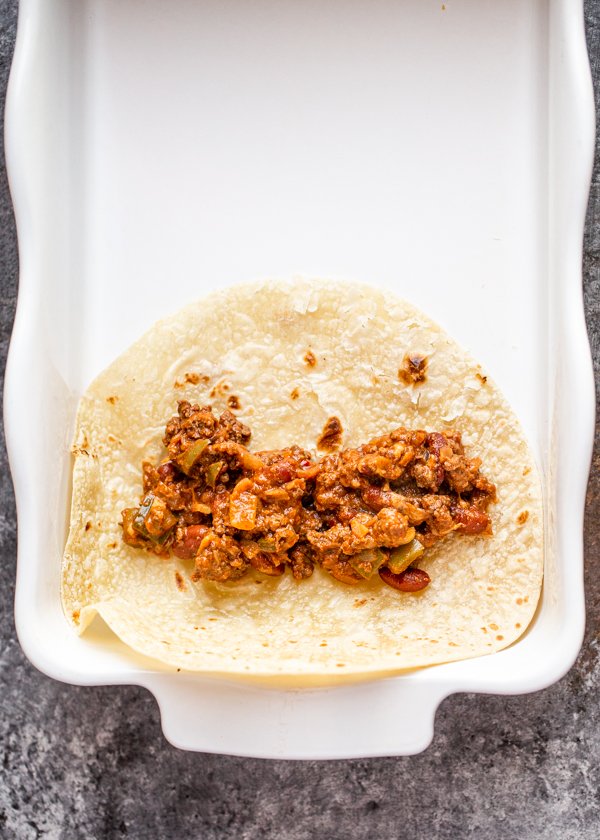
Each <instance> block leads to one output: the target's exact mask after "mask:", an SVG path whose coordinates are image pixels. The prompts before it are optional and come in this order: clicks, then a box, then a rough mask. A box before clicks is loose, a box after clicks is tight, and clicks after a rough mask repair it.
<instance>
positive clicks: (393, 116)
mask: <svg viewBox="0 0 600 840" xmlns="http://www.w3.org/2000/svg"><path fill="white" fill-rule="evenodd" d="M593 113H594V112H593V102H592V93H591V82H590V78H589V67H588V64H587V56H586V53H585V42H584V37H583V21H582V8H581V4H580V3H579V2H570V1H569V0H554V1H553V2H541V0H524V1H523V0H506V2H504V3H502V4H499V3H497V2H495V1H493V0H480V2H478V3H477V4H474V3H473V2H470V0H454V2H452V3H448V4H447V8H446V10H445V11H443V10H442V7H441V4H434V3H423V2H421V0H406V2H404V3H393V2H391V0H379V2H369V3H367V2H358V0H357V2H352V3H346V2H342V0H332V2H330V3H327V4H323V3H320V2H316V0H314V2H303V3H300V2H298V0H285V2H277V3H276V2H274V0H273V2H264V1H263V2H258V0H257V2H252V3H242V2H235V1H234V0H232V2H230V3H226V4H222V3H217V2H216V0H207V2H206V3H201V4H200V3H196V2H193V0H177V2H173V3H170V4H168V6H167V5H166V4H164V3H162V2H159V0H146V2H144V3H143V4H142V3H140V2H136V0H102V2H101V0H78V1H77V2H76V0H46V2H44V0H22V2H21V9H20V23H19V34H18V41H17V50H16V55H15V60H14V65H13V71H12V75H11V83H10V90H9V101H8V105H7V127H6V132H7V138H6V139H7V159H8V165H9V174H10V181H11V189H12V193H13V199H14V203H15V212H16V216H17V224H18V231H19V244H20V260H21V279H20V291H19V305H18V312H17V318H16V322H15V329H14V333H13V339H12V343H11V350H10V357H9V363H8V367H7V376H6V392H5V398H6V399H5V414H6V429H7V441H8V447H9V454H10V459H11V467H12V471H13V478H14V483H15V490H16V495H17V505H18V517H19V563H18V573H17V595H16V621H17V630H18V633H19V638H20V641H21V644H22V646H23V648H24V650H25V652H26V654H27V655H28V656H29V658H30V659H31V661H32V662H33V663H34V664H35V665H36V666H37V667H38V668H40V669H41V670H43V671H45V672H46V673H48V674H50V675H51V676H53V677H55V678H57V679H62V680H66V681H69V682H74V683H80V684H98V683H137V684H141V685H145V686H146V687H147V688H149V689H150V690H151V691H152V692H153V693H154V694H155V696H156V697H157V700H158V702H159V704H160V708H161V713H162V721H163V728H164V731H165V735H166V736H167V738H169V740H171V741H172V742H173V743H174V744H176V745H178V746H180V747H184V748H188V749H198V750H205V751H214V752H222V753H235V754H239V755H254V756H265V757H269V756H271V757H284V758H286V757H287V758H334V757H350V756H364V755H398V754H409V753H414V752H418V751H419V750H422V749H424V748H425V747H426V746H427V744H428V743H429V741H430V739H431V736H432V733H433V721H434V715H435V710H436V708H437V706H438V705H439V703H440V701H441V700H442V699H443V698H444V697H445V696H447V695H448V694H450V693H452V692H456V691H486V692H499V693H517V692H525V691H532V690H536V689H539V688H542V687H544V686H546V685H548V684H549V683H551V682H553V681H554V680H556V679H558V678H559V677H560V676H561V675H562V674H563V673H565V671H566V670H567V669H568V668H569V667H570V665H571V664H572V662H573V660H574V658H575V656H576V654H577V651H578V649H579V646H580V643H581V638H582V632H583V623H584V606H583V583H582V545H581V522H582V511H583V500H584V492H585V485H586V480H587V471H588V468H589V458H590V453H591V442H592V433H593V410H594V409H593V380H592V374H591V366H590V359H589V347H588V345H587V339H586V333H585V327H584V321H583V312H582V306H581V288H580V284H581V240H582V232H583V222H584V213H585V205H586V199H587V188H588V184H589V177H590V172H591V163H592V152H593V136H594V125H593ZM297 273H300V274H305V275H314V276H336V277H341V278H348V279H356V280H360V281H364V282H370V283H373V284H377V285H380V286H382V287H387V288H392V289H394V291H395V292H396V293H397V294H399V295H401V296H403V297H406V298H408V299H409V300H411V301H412V302H413V303H415V304H416V305H418V306H420V307H421V308H423V309H424V310H425V311H427V312H428V313H429V314H430V315H431V316H432V317H434V318H435V319H436V320H438V321H439V322H440V324H441V325H442V326H443V327H444V328H446V329H447V330H448V331H449V332H450V333H451V334H452V335H453V336H454V337H455V338H456V339H457V340H458V341H460V342H461V343H462V344H464V345H465V346H467V347H468V348H469V349H470V350H471V352H472V353H473V354H474V355H475V356H476V357H477V358H478V359H479V360H480V361H481V363H482V364H483V365H484V366H485V367H486V368H487V369H488V371H489V372H490V373H491V374H492V375H493V377H494V378H495V379H496V380H497V382H498V383H499V385H500V386H501V388H502V389H503V390H504V392H505V393H506V395H507V396H508V398H509V399H510V401H511V403H512V404H513V406H514V408H515V410H516V411H517V413H518V415H519V417H520V418H521V420H522V422H523V424H524V426H525V429H526V431H527V434H528V436H529V439H530V441H531V443H532V447H533V450H534V453H535V455H536V458H537V460H538V464H539V466H540V470H541V473H542V476H543V481H544V495H545V500H546V520H547V521H546V531H547V545H546V549H547V557H546V568H545V575H546V577H545V585H544V592H543V597H542V601H541V603H540V608H539V610H538V613H537V615H536V618H535V620H534V623H533V624H532V626H531V627H530V629H529V631H528V632H527V634H526V635H525V636H524V637H523V639H522V640H521V641H519V642H518V643H517V644H516V645H514V646H512V647H511V648H509V649H507V650H505V651H502V652H501V653H498V654H495V655H493V656H491V657H484V658H480V659H476V660H470V661H465V662H459V663H452V664H448V665H442V666H436V667H433V668H429V669H424V670H421V671H414V672H410V673H407V674H405V675H402V676H400V677H397V678H393V679H388V680H380V681H373V682H369V683H364V684H361V685H354V686H345V687H335V688H326V689H318V690H317V689H315V690H304V691H302V690H296V691H284V690H275V689H268V690H267V689H264V688H260V687H253V686H240V685H238V684H234V683H226V682H221V681H215V680H209V679H206V678H201V677H197V676H194V675H190V674H184V673H174V672H172V671H170V670H169V669H166V668H161V667H160V666H157V665H156V664H155V663H154V662H151V661H147V660H142V659H141V658H139V657H136V656H135V655H134V654H132V653H131V652H130V651H129V650H128V649H127V648H125V646H123V645H122V644H121V643H120V642H119V641H118V640H116V639H115V638H114V637H112V636H110V634H108V633H107V632H106V631H105V630H103V628H101V627H99V628H96V629H95V630H93V632H92V633H91V634H90V635H88V636H84V637H83V638H78V637H76V636H74V635H73V633H72V631H71V630H70V628H69V627H68V625H67V623H66V621H65V619H64V617H63V615H62V612H61V606H60V598H59V570H60V559H61V555H62V549H63V545H64V540H65V529H66V523H67V511H68V504H69V480H70V479H69V475H70V466H71V465H70V457H69V443H70V435H71V430H72V426H73V417H74V411H75V406H76V404H77V399H78V397H79V396H80V394H81V392H82V391H83V390H84V388H85V386H86V385H87V384H88V383H89V381H90V380H91V379H92V378H93V376H94V375H95V374H96V373H98V372H99V371H100V370H101V369H102V368H103V367H104V366H105V365H106V364H107V363H108V362H110V360H111V359H112V358H114V356H115V355H116V354H118V353H119V352H120V351H121V350H123V349H124V348H125V347H126V346H127V345H128V344H129V343H130V342H131V341H132V340H134V339H135V338H136V337H137V336H138V335H139V334H140V333H141V332H142V331H143V330H144V329H145V328H146V327H147V326H149V325H150V323H152V321H153V320H155V319H156V318H157V317H159V316H160V315H162V314H164V313H165V312H166V311H173V310H175V309H176V308H177V307H178V306H180V305H182V304H184V303H186V302H188V301H190V300H193V299H195V298H197V297H200V296H201V295H202V294H203V293H204V292H206V291H208V290H210V289H212V288H215V287H217V286H223V285H226V284H229V283H231V282H236V281H244V280H251V279H256V278H261V277H264V276H275V277H286V276H290V275H293V274H297ZM465 305H466V307H467V310H468V312H469V317H468V318H466V317H465V315H464V311H465ZM40 417H42V418H43V419H44V423H43V425H42V427H41V429H40V424H39V418H40ZM567 440H568V441H569V443H570V447H569V450H568V451H567V448H566V447H565V446H562V444H563V443H564V442H565V441H567ZM572 441H576V449H575V450H573V449H572ZM392 710H393V711H394V715H393V718H394V725H393V728H391V727H390V726H389V724H388V723H387V722H386V720H387V719H389V714H390V712H391V711H392ZM398 710H401V713H400V714H399V713H398Z"/></svg>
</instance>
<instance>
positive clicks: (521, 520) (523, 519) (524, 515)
mask: <svg viewBox="0 0 600 840" xmlns="http://www.w3.org/2000/svg"><path fill="white" fill-rule="evenodd" d="M528 519H529V511H528V510H524V511H522V512H521V513H520V514H519V515H518V516H517V522H518V524H519V525H524V524H525V523H526V522H527V520H528Z"/></svg>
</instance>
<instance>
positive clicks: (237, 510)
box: [122, 400, 496, 591]
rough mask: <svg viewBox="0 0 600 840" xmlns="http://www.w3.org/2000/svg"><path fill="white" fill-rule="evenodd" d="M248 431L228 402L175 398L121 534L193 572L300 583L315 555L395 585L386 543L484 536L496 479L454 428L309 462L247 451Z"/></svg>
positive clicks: (332, 568)
mask: <svg viewBox="0 0 600 840" xmlns="http://www.w3.org/2000/svg"><path fill="white" fill-rule="evenodd" d="M250 434H251V433H250V429H249V428H248V427H247V426H246V425H244V424H243V423H241V422H240V421H239V420H238V419H237V418H236V417H235V416H234V415H233V414H232V413H231V412H230V411H225V412H223V414H221V416H220V417H219V418H216V417H215V415H214V414H213V412H212V409H211V408H210V406H204V407H200V406H198V405H193V404H191V403H189V402H187V401H185V400H182V401H181V402H180V403H179V406H178V411H177V415H176V416H175V417H173V418H171V420H169V422H168V423H167V426H166V430H165V436H164V444H165V447H166V449H167V457H166V458H165V459H164V460H163V461H162V462H161V463H160V464H158V465H157V466H154V465H153V464H151V463H149V462H144V464H143V467H142V486H143V498H142V502H141V504H140V505H139V507H137V508H127V509H126V510H124V511H123V515H122V520H123V521H122V525H123V539H124V541H125V542H126V543H127V544H128V545H130V546H132V547H134V548H138V549H139V548H144V549H146V550H148V551H153V552H154V553H155V554H158V555H159V556H166V555H168V554H169V552H172V553H173V554H174V555H175V556H176V557H179V558H180V559H181V560H184V561H186V560H189V561H193V562H194V564H195V569H194V572H193V578H194V580H201V579H207V580H216V581H231V580H236V579H237V578H240V577H242V576H243V575H244V574H245V573H246V572H247V570H248V569H249V568H250V567H252V568H254V569H257V570H258V571H260V572H263V573H265V574H268V575H276V576H277V575H281V574H283V572H284V571H285V569H286V567H288V566H289V568H290V570H291V573H292V575H293V576H294V578H295V579H296V580H298V581H301V580H304V579H305V578H308V577H310V576H311V575H312V573H313V570H314V567H315V565H319V566H321V567H322V568H323V569H325V570H327V571H329V572H330V573H331V575H332V576H333V577H334V578H336V579H337V580H339V581H342V582H344V583H351V584H354V583H357V582H359V581H360V580H363V579H364V578H365V577H367V576H370V575H371V574H374V573H375V571H376V569H378V568H379V567H380V566H381V569H380V571H382V574H381V575H380V577H381V578H382V580H387V578H389V580H388V582H389V583H390V585H394V580H395V578H394V580H392V578H393V577H394V576H393V575H392V574H391V573H390V572H389V569H387V570H386V563H387V562H389V563H390V566H391V565H393V564H392V558H390V556H389V555H390V552H392V551H393V550H394V549H395V548H398V547H399V546H403V545H407V544H408V543H411V542H412V543H414V548H415V556H419V555H420V554H421V553H422V551H423V547H425V548H428V547H430V546H431V545H433V544H434V543H435V542H437V541H438V540H440V539H442V538H443V537H445V536H447V535H449V534H451V533H453V532H457V533H459V534H463V535H484V536H485V535H489V534H491V522H490V518H489V515H488V512H487V510H488V507H489V505H490V503H491V502H493V501H495V498H496V495H495V493H496V491H495V487H494V485H493V484H492V483H491V482H490V481H489V480H488V479H487V478H486V477H485V476H484V475H482V473H481V472H480V467H481V460H480V459H479V458H470V457H467V456H466V455H465V452H464V448H463V444H462V440H461V436H460V433H458V432H456V431H445V432H444V433H441V432H429V433H428V432H425V431H423V430H418V429H417V430H410V429H403V428H399V429H395V430H394V431H392V432H390V433H388V434H386V435H382V436H380V437H378V438H375V439H374V440H372V441H370V442H369V443H366V444H364V445H363V446H360V447H357V448H356V449H344V450H341V451H339V452H336V453H331V454H328V455H326V456H324V457H322V458H321V459H319V460H318V461H313V460H312V456H311V453H310V452H308V451H306V450H304V449H302V448H300V447H298V446H290V447H287V448H285V449H280V450H269V451H263V452H250V450H249V449H248V448H247V444H248V442H249V440H250ZM373 552H375V554H374V553H373ZM411 556H412V554H411ZM397 562H398V561H396V563H397ZM423 575H424V573H422V575H421V578H419V580H421V579H422V580H425V577H426V576H425V577H424V576H423ZM396 577H397V576H396ZM390 581H391V582H390ZM396 583H397V581H396ZM395 588H399V586H395ZM402 591H405V590H402Z"/></svg>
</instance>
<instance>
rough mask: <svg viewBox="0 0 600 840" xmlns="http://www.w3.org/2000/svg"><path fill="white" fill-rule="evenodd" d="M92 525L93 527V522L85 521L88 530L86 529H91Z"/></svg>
mask: <svg viewBox="0 0 600 840" xmlns="http://www.w3.org/2000/svg"><path fill="white" fill-rule="evenodd" d="M91 527H92V523H91V522H86V523H85V530H86V531H89V530H90V528H91Z"/></svg>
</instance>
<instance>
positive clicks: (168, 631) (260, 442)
mask: <svg viewBox="0 0 600 840" xmlns="http://www.w3.org/2000/svg"><path fill="white" fill-rule="evenodd" d="M308 350H311V351H312V353H313V354H314V356H315V358H316V365H314V366H313V367H311V366H310V365H309V364H308V363H307V362H306V361H305V355H306V353H307V351H308ZM406 353H418V354H422V355H426V356H427V358H428V361H429V365H428V368H427V379H426V381H425V382H424V383H423V384H422V385H420V386H412V385H409V386H407V385H405V384H404V383H403V382H402V381H401V380H400V379H399V377H398V369H399V367H400V365H401V364H402V360H403V358H404V356H405V354H406ZM232 395H234V396H236V397H237V398H238V400H239V403H240V406H241V408H240V410H239V411H237V412H236V414H237V415H238V416H239V417H240V418H241V419H242V420H243V421H244V422H246V423H247V424H248V425H249V426H250V427H251V429H252V433H253V434H252V441H251V448H253V449H257V450H259V449H267V448H268V449H271V448H280V447H284V446H286V445H289V444H291V443H296V444H298V445H300V446H303V447H305V448H307V449H311V450H313V451H314V450H315V445H316V440H317V438H318V436H319V434H320V432H321V430H322V429H323V425H324V423H325V421H326V420H327V418H329V417H331V416H333V415H335V416H336V417H338V418H339V419H340V420H341V423H342V427H343V429H344V434H343V446H354V445H358V444H361V443H364V442H366V441H368V440H369V439H371V438H372V437H375V436H377V435H381V434H383V433H385V432H389V431H391V430H392V429H394V428H396V427H398V426H406V427H408V428H412V429H416V428H423V429H426V430H439V431H444V429H450V428H452V429H458V430H459V431H461V432H462V435H463V442H464V444H465V447H466V450H467V454H469V453H471V452H472V453H473V454H476V455H478V456H479V457H481V458H482V459H483V467H482V471H483V472H484V474H485V475H487V476H488V477H489V478H490V479H491V480H492V481H493V482H495V484H496V485H497V490H498V503H497V504H495V505H492V506H491V507H490V513H491V517H492V523H493V529H494V536H493V537H491V538H485V537H467V536H457V535H454V536H450V537H447V538H445V539H444V540H442V541H440V542H439V543H437V544H436V545H435V546H434V547H433V548H431V549H428V550H427V552H426V554H425V557H424V559H423V560H421V561H419V566H420V567H421V568H423V569H425V570H426V571H427V572H428V573H429V575H430V577H431V584H430V585H429V586H428V587H427V588H426V589H425V590H424V591H423V592H422V593H419V594H406V593H400V592H397V591H396V590H393V589H391V588H390V587H388V586H385V585H384V584H382V583H381V581H380V580H379V578H378V576H375V577H376V579H375V580H374V581H370V582H365V583H364V584H360V585H358V586H347V585H345V584H343V583H339V582H337V581H336V580H334V579H333V578H332V577H331V576H330V575H328V574H327V573H325V572H322V571H321V570H320V569H316V570H315V573H314V575H313V576H312V577H311V578H310V579H309V580H306V581H303V582H297V581H295V580H294V578H293V577H292V575H291V574H290V573H289V572H288V573H286V574H285V575H284V576H282V577H281V578H276V579H274V578H268V577H265V576H264V575H261V574H260V573H258V572H253V571H252V570H251V573H249V574H247V575H246V577H244V578H243V579H242V580H240V581H237V582H235V583H227V584H220V583H213V582H208V581H203V582H200V583H192V581H191V572H192V570H193V561H189V562H186V561H181V560H178V559H177V558H174V557H172V558H170V559H168V560H164V559H160V558H158V557H155V556H154V555H151V554H147V553H146V552H144V551H140V550H136V549H134V548H131V547H129V546H127V545H125V544H124V543H123V541H122V539H121V528H120V526H119V522H120V511H121V510H122V509H123V508H125V507H128V506H131V505H135V504H137V503H138V502H139V498H140V494H141V462H142V460H143V459H148V460H151V461H154V462H156V461H157V460H159V459H160V458H162V457H163V456H164V449H163V447H162V444H161V438H162V435H163V433H164V426H165V424H166V422H167V420H168V419H169V418H170V417H171V416H172V415H173V414H174V413H175V412H176V409H177V401H178V400H181V399H188V400H190V401H192V402H197V403H199V404H200V405H204V404H212V405H213V408H214V410H215V412H220V411H222V410H223V409H225V408H226V407H227V400H228V398H229V397H231V396H232ZM73 452H74V458H75V463H74V469H73V498H72V512H71V523H70V532H69V537H68V541H67V545H66V550H65V555H64V562H63V569H62V598H63V605H64V610H65V613H66V615H67V617H68V619H69V621H70V622H71V623H72V624H73V626H74V627H76V628H77V630H78V632H80V633H82V632H83V631H84V630H85V629H86V627H88V625H89V624H90V622H91V620H92V619H93V617H94V616H95V615H96V613H100V615H101V616H102V618H103V619H104V620H105V622H106V623H107V624H108V625H109V626H110V628H112V630H113V631H114V632H115V633H116V634H117V635H118V636H119V637H120V638H121V639H122V640H123V641H124V642H125V643H126V644H127V645H129V646H130V647H131V648H133V649H134V650H136V651H138V652H139V653H141V654H144V655H146V656H149V657H153V658H155V659H157V660H160V661H161V662H162V663H166V664H167V665H170V666H174V667H178V668H183V669H188V670H193V671H197V672H204V673H209V674H219V675H229V676H237V677H251V678H262V679H264V678H267V679H269V678H272V679H273V680H281V679H284V680H285V679H288V678H289V679H290V680H296V681H297V682H299V684H303V683H305V684H310V683H311V681H314V680H317V681H318V680H322V681H325V682H327V681H328V680H335V679H340V678H346V679H356V678H361V677H367V676H373V675H376V674H389V673H395V672H397V671H400V670H402V669H406V668H413V667H419V666H425V665H432V664H434V663H440V662H448V661H450V660H456V659H465V658H468V657H473V656H480V655H482V654H489V653H493V652H494V651H498V650H500V649H501V648H504V647H506V646H507V645H509V644H511V643H512V642H514V641H515V639H517V638H518V637H519V636H520V635H521V634H522V633H523V632H524V630H525V628H526V627H527V625H528V624H529V622H530V620H531V618H532V616H533V613H534V611H535V608H536V604H537V601H538V596H539V592H540V586H541V579H542V560H543V556H542V505H541V492H540V485H539V479H538V475H537V471H536V468H535V464H534V462H533V459H532V455H531V453H530V451H529V449H528V446H527V443H526V440H525V437H524V434H523V432H522V430H521V427H520V425H519V422H518V420H517V418H516V417H515V415H514V414H513V412H512V411H511V409H510V407H509V406H508V404H507V403H506V401H505V399H504V398H503V396H502V395H501V393H500V392H499V390H498V389H497V387H496V386H495V385H494V384H493V383H492V382H491V381H490V379H489V378H486V376H485V375H484V373H483V371H482V370H481V368H480V367H479V365H478V364H477V363H476V362H475V361H474V360H473V359H472V358H470V357H469V355H468V354H467V353H466V352H465V351H464V350H463V349H462V348H460V347H459V346H458V345H457V344H456V343H455V342H454V341H453V340H452V339H451V338H449V337H448V336H447V335H446V334H445V333H444V332H443V331H442V330H441V329H440V328H439V327H438V326H437V325H436V324H434V323H433V322H432V321H431V320H430V319H429V318H427V317H426V316H425V315H423V314H422V313H421V312H419V311H418V310H416V309H415V308H413V307H412V306H410V305H409V304H407V303H405V302H402V301H400V300H397V299H395V298H392V297H391V296H390V295H389V294H388V293H385V294H384V293H382V292H379V291H376V290H374V289H372V288H369V287H364V286H355V285H349V284H341V283H332V282H316V281H315V282H307V281H305V280H303V281H297V282H293V283H264V284H260V285H251V286H239V287H234V288H231V289H228V290H226V291H223V292H218V293H215V294H213V295H211V296H209V297H207V298H205V299H204V300H201V301H199V302H198V303H195V304H192V305H191V306H188V307H187V308H185V309H183V310H182V311H180V312H178V313H177V314H175V315H173V316H172V317H168V318H166V319H164V320H163V321H160V322H159V323H157V324H156V325H155V326H153V327H152V328H151V329H150V330H149V331H148V332H147V333H146V334H145V335H144V336H143V337H142V338H141V339H140V340H139V341H138V342H136V343H135V344H134V345H133V346H132V347H131V348H130V349H129V350H127V351H126V352H125V353H124V354H123V355H122V356H120V357H119V358H118V359H117V360H116V361H115V362H114V363H113V364H112V365H111V366H110V367H109V368H108V369H107V370H105V371H104V372H103V373H102V374H101V375H100V376H99V377H98V378H97V379H96V380H95V381H94V382H93V383H92V385H91V386H90V387H89V389H88V391H87V392H86V394H85V395H84V396H83V398H82V400H81V403H80V406H79V411H78V415H77V430H76V440H75V445H74V447H73Z"/></svg>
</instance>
